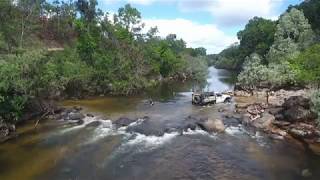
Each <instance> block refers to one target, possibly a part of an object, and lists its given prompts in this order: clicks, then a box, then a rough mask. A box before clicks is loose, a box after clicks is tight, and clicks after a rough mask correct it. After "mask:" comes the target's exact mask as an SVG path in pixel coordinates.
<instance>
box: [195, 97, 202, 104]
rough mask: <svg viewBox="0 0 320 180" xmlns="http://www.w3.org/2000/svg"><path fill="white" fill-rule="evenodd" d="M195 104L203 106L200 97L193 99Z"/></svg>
mask: <svg viewBox="0 0 320 180" xmlns="http://www.w3.org/2000/svg"><path fill="white" fill-rule="evenodd" d="M193 103H194V104H201V98H200V97H199V96H195V97H194V98H193Z"/></svg>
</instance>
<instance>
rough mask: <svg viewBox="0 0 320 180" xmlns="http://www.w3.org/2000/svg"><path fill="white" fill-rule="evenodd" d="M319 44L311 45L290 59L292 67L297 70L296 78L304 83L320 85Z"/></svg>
mask: <svg viewBox="0 0 320 180" xmlns="http://www.w3.org/2000/svg"><path fill="white" fill-rule="evenodd" d="M319 52H320V44H316V45H313V46H311V47H309V48H308V49H306V50H305V51H303V52H302V53H301V54H299V55H298V56H297V57H296V58H294V59H291V60H290V62H291V63H292V66H293V68H295V69H296V71H297V72H298V79H299V81H300V82H303V83H304V84H308V83H311V84H314V85H317V86H319V85H320V54H319Z"/></svg>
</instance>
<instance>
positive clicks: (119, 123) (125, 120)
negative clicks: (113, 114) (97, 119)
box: [114, 117, 137, 128]
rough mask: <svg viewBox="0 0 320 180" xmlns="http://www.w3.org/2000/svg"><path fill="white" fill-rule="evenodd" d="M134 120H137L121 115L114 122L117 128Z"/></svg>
mask: <svg viewBox="0 0 320 180" xmlns="http://www.w3.org/2000/svg"><path fill="white" fill-rule="evenodd" d="M135 121H137V120H135V119H129V118H125V117H121V118H119V119H118V120H116V121H115V122H114V124H115V125H116V126H117V128H119V127H124V126H129V125H130V124H131V123H133V122H135Z"/></svg>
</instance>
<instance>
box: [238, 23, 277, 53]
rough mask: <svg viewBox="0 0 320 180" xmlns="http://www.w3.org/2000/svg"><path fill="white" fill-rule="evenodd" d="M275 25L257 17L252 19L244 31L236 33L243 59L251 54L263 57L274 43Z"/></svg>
mask: <svg viewBox="0 0 320 180" xmlns="http://www.w3.org/2000/svg"><path fill="white" fill-rule="evenodd" d="M275 27H276V23H275V22H274V21H271V20H266V19H263V18H259V17H254V18H253V19H251V20H250V21H249V23H248V24H247V25H246V27H245V29H244V30H242V31H239V32H238V39H239V40H240V50H241V53H242V54H243V56H244V57H246V56H249V55H250V54H252V53H257V54H259V55H260V56H264V55H265V54H266V53H267V52H268V51H269V48H270V47H271V45H272V44H273V41H274V33H275Z"/></svg>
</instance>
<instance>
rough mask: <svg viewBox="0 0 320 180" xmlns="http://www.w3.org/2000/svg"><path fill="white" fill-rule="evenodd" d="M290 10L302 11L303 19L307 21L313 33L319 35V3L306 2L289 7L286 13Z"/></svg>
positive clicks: (314, 1) (311, 0)
mask: <svg viewBox="0 0 320 180" xmlns="http://www.w3.org/2000/svg"><path fill="white" fill-rule="evenodd" d="M292 8H297V9H299V10H302V11H303V13H304V15H305V17H306V18H307V19H308V20H309V23H310V24H311V26H312V28H313V30H314V31H316V32H317V33H318V35H319V33H320V1H318V0H307V1H303V2H302V3H301V4H299V5H296V6H289V8H288V11H290V10H291V9H292Z"/></svg>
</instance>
